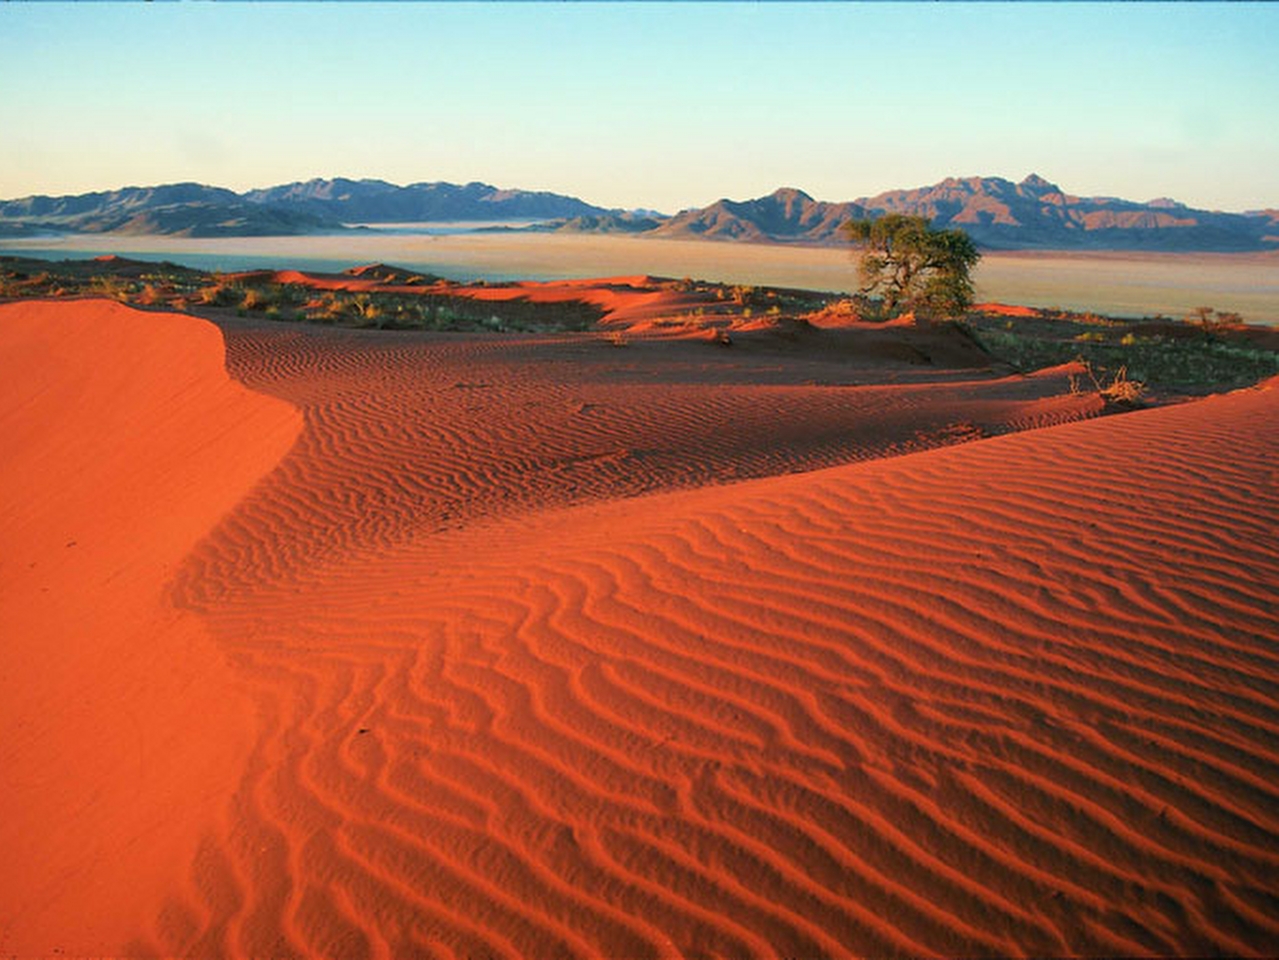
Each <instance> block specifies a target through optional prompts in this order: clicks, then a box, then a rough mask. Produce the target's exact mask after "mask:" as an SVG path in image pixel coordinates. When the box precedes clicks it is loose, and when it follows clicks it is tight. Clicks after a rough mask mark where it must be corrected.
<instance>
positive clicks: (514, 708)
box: [0, 244, 1279, 960]
mask: <svg viewBox="0 0 1279 960" xmlns="http://www.w3.org/2000/svg"><path fill="white" fill-rule="evenodd" d="M701 246H702V247H705V246H706V245H705V244H703V245H701ZM840 262H841V265H842V266H843V268H844V269H845V270H847V269H848V268H847V260H846V257H845V258H841V261H840ZM104 263H107V262H104ZM116 265H117V266H118V265H119V264H116ZM125 266H128V265H127V264H126V265H125ZM104 269H105V267H104ZM372 276H373V272H372V271H369V270H365V271H363V272H362V273H361V272H360V271H353V273H352V275H350V276H347V277H345V278H330V279H329V280H317V279H315V278H308V277H306V276H304V275H303V274H297V273H290V274H288V275H287V276H284V275H277V276H276V279H277V280H279V281H280V282H284V281H285V280H287V282H288V283H289V284H291V285H293V286H295V287H299V288H300V287H304V286H308V285H309V287H308V288H309V289H311V290H312V291H313V292H314V293H315V294H316V296H317V297H321V298H322V296H323V295H324V294H325V292H326V291H327V293H329V294H332V293H333V291H335V290H338V289H340V288H342V287H343V285H345V289H347V290H349V291H359V290H364V291H367V290H371V289H372V288H373V286H374V285H375V281H374V280H373V279H367V278H371V277H372ZM245 282H246V283H247V282H248V279H245ZM326 284H327V286H326ZM361 284H363V285H364V286H361ZM397 289H398V288H397ZM714 294H715V291H712V290H711V289H710V288H707V289H705V290H701V291H700V295H703V296H705V297H707V298H711V297H712V296H713V295H714ZM456 295H457V296H459V297H461V296H465V297H469V298H471V299H472V300H474V301H475V302H477V303H484V304H491V305H493V307H492V308H493V309H494V310H498V309H503V307H502V306H501V305H502V304H506V307H505V309H513V307H512V306H511V303H512V302H517V301H518V302H523V301H528V302H530V303H536V304H538V306H537V307H536V309H538V310H544V309H545V310H552V311H554V310H558V309H566V310H567V309H568V305H570V304H572V303H574V302H575V298H577V299H582V300H585V301H588V303H589V305H590V306H591V308H592V309H594V310H597V311H598V312H599V313H600V315H601V318H600V319H599V321H598V322H597V323H595V324H594V325H591V326H590V327H589V329H586V330H584V331H578V332H574V331H571V330H566V331H559V332H541V333H523V334H511V333H492V332H489V333H485V332H464V333H438V332H426V331H420V330H373V329H350V328H343V327H341V326H332V325H328V326H326V325H321V324H318V323H296V322H272V321H268V320H265V319H259V318H258V315H256V314H253V313H252V312H249V311H245V310H243V309H241V311H240V312H241V313H243V314H244V315H243V316H236V311H235V309H233V308H231V307H220V308H219V307H211V308H210V309H209V310H207V311H206V317H201V316H196V315H192V314H190V313H181V312H172V311H171V310H166V309H155V308H153V309H150V310H140V309H135V308H133V307H130V306H127V305H125V304H122V303H118V302H113V301H110V300H105V299H93V298H85V299H39V300H26V301H16V302H11V303H5V304H0V365H2V371H0V372H2V374H3V376H2V377H0V437H2V438H3V445H4V452H5V456H4V457H3V459H2V460H0V495H2V496H3V504H4V506H3V507H2V508H0V622H3V623H4V625H5V626H4V632H5V644H4V650H3V652H2V653H0V658H2V659H0V723H3V727H4V729H5V730H6V732H7V736H6V738H5V741H4V743H3V745H2V746H0V767H2V768H3V769H4V771H5V781H6V789H5V799H4V801H3V816H0V849H3V850H4V851H5V854H6V868H5V870H4V871H0V953H3V954H6V955H53V954H58V955H73V956H83V955H124V956H134V957H142V956H184V957H222V956H241V957H267V956H270V957H284V956H326V957H336V958H362V957H384V958H391V957H394V958H400V957H410V956H421V957H481V956H484V957H490V956H491V957H510V958H520V957H535V958H560V957H573V956H581V957H608V958H628V960H629V958H643V957H655V958H656V957H677V956H694V957H711V956H735V957H736V956H759V957H773V956H781V957H826V956H830V957H869V956H873V957H884V956H977V955H980V956H1005V955H1007V956H1039V957H1044V956H1079V955H1088V956H1101V955H1104V956H1172V955H1180V956H1205V955H1217V954H1228V955H1252V956H1273V955H1275V954H1276V953H1279V920H1276V917H1279V786H1276V785H1277V784H1279V748H1277V746H1276V744H1277V742H1279V741H1277V739H1276V738H1277V737H1279V602H1277V600H1279V595H1277V586H1276V585H1279V551H1277V550H1276V547H1275V544H1276V542H1279V482H1277V481H1279V475H1277V474H1276V467H1275V464H1276V459H1277V455H1279V378H1276V377H1270V378H1269V379H1263V380H1262V381H1261V382H1259V383H1257V384H1256V385H1254V386H1249V387H1247V388H1244V389H1238V390H1234V391H1231V392H1223V393H1219V394H1215V395H1211V396H1208V397H1201V398H1197V399H1196V398H1191V397H1190V396H1188V395H1185V396H1182V395H1171V394H1169V395H1166V396H1160V397H1155V398H1154V400H1155V405H1153V406H1151V407H1148V408H1146V409H1137V410H1128V411H1127V412H1121V413H1116V412H1114V411H1115V409H1116V407H1115V405H1114V404H1113V403H1111V402H1110V401H1108V400H1107V399H1106V398H1105V397H1103V396H1102V395H1101V393H1100V392H1099V391H1095V390H1092V389H1090V388H1087V387H1085V388H1081V387H1080V384H1081V382H1083V383H1086V382H1087V379H1086V375H1087V372H1088V371H1087V370H1086V369H1085V368H1084V366H1083V365H1082V364H1080V363H1065V364H1059V365H1050V366H1046V367H1044V368H1043V369H1038V370H1034V371H1026V372H1018V371H1016V370H1013V369H1012V368H1011V367H1009V366H1008V365H1006V364H1004V363H1000V362H997V361H995V360H994V359H993V358H992V357H991V355H990V354H988V353H987V352H985V351H984V350H983V349H982V347H981V345H980V343H979V342H978V341H976V340H974V339H973V337H972V335H970V334H967V333H965V332H964V331H963V330H961V329H960V328H958V327H955V326H953V325H938V326H935V327H934V326H930V325H928V324H923V323H921V324H914V323H911V322H910V321H908V320H899V321H895V322H889V323H868V322H865V321H862V320H859V319H857V317H856V316H855V315H853V314H850V313H849V312H847V311H846V310H844V309H843V308H842V307H841V306H840V305H839V304H827V305H826V306H824V307H822V309H820V310H817V311H815V312H813V313H812V314H811V315H808V316H806V318H804V319H803V321H802V322H791V321H789V320H788V321H786V322H783V321H782V320H780V319H777V318H770V316H769V315H768V314H767V313H766V312H765V311H764V310H762V309H760V310H757V311H756V313H755V314H754V315H753V316H752V315H750V313H749V312H748V311H746V310H745V309H741V310H739V311H738V313H737V314H736V315H735V316H734V317H732V318H731V319H727V320H724V323H726V324H727V326H725V325H724V324H723V323H722V324H721V325H719V326H716V325H715V324H713V323H710V322H709V321H708V320H707V319H706V317H707V315H706V314H705V313H703V314H701V315H697V314H693V315H692V316H700V319H698V320H697V322H692V321H691V320H690V313H689V311H690V310H691V309H693V307H694V306H695V304H696V302H697V301H696V300H695V299H694V298H695V296H696V295H699V291H698V290H696V289H694V290H690V289H689V288H688V286H687V285H686V284H680V283H675V282H659V281H656V280H654V279H652V278H649V277H613V278H611V279H609V280H602V281H594V282H590V283H586V282H582V283H577V284H550V285H542V286H537V285H524V286H510V287H475V288H466V289H464V290H463V289H458V290H457V291H456ZM753 295H756V296H761V297H767V296H774V294H772V293H768V294H765V293H762V292H755V293H754V294H753ZM352 296H354V294H352ZM741 296H742V298H743V302H745V296H746V294H745V293H742V294H741ZM794 296H795V297H798V296H799V295H798V293H794ZM316 302H317V303H318V302H321V301H320V300H317V301H316ZM334 302H336V301H334ZM760 302H761V303H767V302H770V301H768V300H767V299H765V300H763V301H760ZM771 302H776V303H784V302H787V301H785V299H784V298H779V299H775V300H774V301H771ZM795 302H800V301H799V300H796V301H795ZM361 303H363V301H361ZM1218 305H1219V306H1223V307H1224V305H1225V304H1224V302H1223V303H1222V304H1218ZM529 309H533V308H531V307H530V308H529ZM990 311H992V312H991V313H990V314H989V317H988V319H989V321H990V322H991V323H992V324H994V325H995V328H996V329H997V330H998V331H1004V332H1005V333H1006V332H1008V331H1012V330H1015V329H1016V328H1017V326H1018V325H1019V324H1023V323H1025V324H1030V323H1032V321H1033V322H1034V323H1056V322H1058V321H1057V320H1050V319H1048V318H1044V317H1039V316H1038V315H1036V314H1035V312H1034V311H1029V310H1024V309H1020V308H1008V307H998V306H991V307H990ZM672 316H674V317H678V318H682V319H680V320H679V321H678V322H676V321H674V320H671V319H670V317H672ZM712 317H714V315H712ZM1061 322H1064V321H1061ZM1071 329H1072V330H1073V328H1071ZM1088 329H1090V330H1091V329H1092V328H1088ZM1098 329H1100V328H1098ZM1106 329H1110V328H1106ZM1134 329H1135V328H1134ZM1191 332H1192V333H1194V335H1195V337H1200V336H1201V335H1200V334H1199V333H1197V332H1194V331H1191ZM1271 334H1273V331H1262V330H1258V331H1253V332H1252V333H1250V334H1248V335H1249V336H1255V337H1268V336H1270V335H1271ZM1241 335H1242V334H1241ZM1203 336H1207V334H1204V335H1203ZM1257 342H1258V343H1260V342H1261V341H1260V340H1258V341H1257Z"/></svg>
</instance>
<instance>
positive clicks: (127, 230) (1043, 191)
mask: <svg viewBox="0 0 1279 960" xmlns="http://www.w3.org/2000/svg"><path fill="white" fill-rule="evenodd" d="M887 213H902V214H910V215H915V216H922V217H926V218H927V219H928V220H929V221H930V222H931V223H932V224H933V225H934V226H935V227H939V228H960V229H963V230H965V231H967V232H968V233H969V234H970V235H971V236H972V238H973V239H974V240H975V241H976V242H977V243H978V244H979V245H980V246H982V247H985V248H987V249H996V250H997V249H1049V250H1066V249H1094V250H1099V249H1110V250H1155V251H1176V250H1200V251H1248V250H1271V249H1279V210H1259V211H1251V212H1248V213H1223V212H1221V211H1209V210H1199V209H1194V208H1192V207H1188V206H1186V205H1185V204H1182V203H1178V202H1176V201H1175V200H1169V199H1166V198H1160V199H1156V200H1150V201H1146V202H1136V201H1131V200H1122V199H1118V198H1115V197H1079V196H1074V195H1071V194H1068V193H1066V192H1065V191H1064V190H1062V189H1061V188H1060V187H1059V186H1057V185H1056V184H1054V183H1051V182H1049V181H1048V180H1045V179H1044V178H1042V177H1040V176H1037V175H1035V174H1031V175H1030V176H1028V177H1026V178H1025V179H1023V180H1022V181H1021V182H1019V183H1014V182H1012V181H1010V180H1005V179H1003V178H1001V177H966V178H949V179H946V180H943V181H942V182H941V183H937V184H933V185H931V186H927V187H919V188H916V189H911V190H890V191H887V192H884V193H881V194H878V195H876V196H873V197H862V198H860V199H857V200H851V201H845V202H840V203H832V202H827V201H821V200H815V199H813V198H812V197H811V196H809V195H808V194H807V193H805V192H803V191H802V190H798V189H795V188H793V187H788V188H782V189H780V190H777V191H775V192H773V193H771V194H769V195H768V196H766V197H759V198H757V199H754V200H743V201H735V200H727V199H724V200H718V201H716V202H715V203H712V204H710V205H709V206H706V207H701V208H696V209H691V210H684V211H682V212H680V213H678V214H676V215H674V216H671V217H665V216H662V215H661V214H657V213H654V212H653V211H650V210H641V211H625V210H616V209H613V210H609V209H605V208H603V207H598V206H595V205H593V204H589V203H586V202H585V201H583V200H579V199H577V198H576V197H570V196H564V195H562V194H556V193H548V192H533V191H527V190H509V189H499V188H497V187H493V186H490V185H488V184H484V183H468V184H465V185H461V186H459V185H457V184H451V183H438V182H437V183H415V184H410V185H408V186H398V185H396V184H393V183H388V182H386V181H384V180H349V179H345V178H337V179H331V180H330V179H316V180H309V181H306V182H298V183H290V184H283V185H280V186H275V187H267V188H264V189H258V190H249V191H247V192H245V193H235V192H233V191H231V190H227V189H224V188H221V187H209V186H203V185H201V184H196V183H182V184H171V185H166V186H158V187H126V188H123V189H121V190H114V191H109V192H100V193H87V194H80V195H77V196H65V197H44V196H36V197H26V198H23V199H20V200H10V201H0V236H10V237H14V236H17V237H22V236H31V235H36V234H39V233H49V232H54V233H59V232H79V233H115V234H169V235H179V236H191V237H210V236H264V235H290V234H306V233H316V232H329V231H342V230H348V229H351V228H352V225H355V224H395V223H400V224H402V223H417V222H432V221H435V222H438V221H460V222H473V223H477V224H479V223H488V224H493V223H498V224H501V223H503V222H507V223H508V224H509V222H510V221H531V223H529V224H528V225H527V226H519V227H512V226H509V225H507V226H498V227H490V229H508V230H509V229H523V230H535V231H542V232H546V231H559V232H574V233H628V234H633V235H636V236H643V237H674V238H686V239H706V240H725V241H747V242H756V243H788V244H807V245H820V246H828V245H838V244H842V243H844V242H845V240H844V238H843V236H842V234H841V232H840V226H841V224H843V223H844V222H846V221H847V220H850V219H854V218H865V217H877V216H882V215H884V214H887Z"/></svg>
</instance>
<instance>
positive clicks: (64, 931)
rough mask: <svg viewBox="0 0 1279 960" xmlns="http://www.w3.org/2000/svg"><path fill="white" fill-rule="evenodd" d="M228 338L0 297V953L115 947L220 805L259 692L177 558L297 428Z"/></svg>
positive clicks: (116, 309)
mask: <svg viewBox="0 0 1279 960" xmlns="http://www.w3.org/2000/svg"><path fill="white" fill-rule="evenodd" d="M223 353H224V351H223V342H222V337H221V335H220V334H219V332H218V331H217V329H216V328H215V327H213V326H212V325H211V324H208V323H205V322H203V321H199V320H193V319H191V318H189V317H179V316H172V315H159V314H142V313H138V312H135V311H133V310H130V309H128V308H125V307H122V306H120V305H118V304H113V303H107V302H101V301H98V302H77V303H58V304H54V303H33V302H29V303H19V304H12V305H7V306H0V448H2V450H3V453H2V455H0V634H3V641H2V649H0V728H3V730H4V731H5V736H4V740H3V745H0V770H3V782H4V787H3V799H2V800H0V851H3V854H4V861H5V864H4V868H3V869H0V952H3V953H6V954H7V953H18V954H33V953H39V954H52V953H53V952H54V951H55V950H60V951H61V952H64V953H71V954H81V955H83V954H85V953H105V952H114V951H116V950H117V949H118V945H119V943H120V942H122V940H123V939H124V938H125V937H126V936H128V935H129V932H130V931H132V930H134V929H136V926H137V924H138V923H139V921H140V919H141V916H143V915H145V911H146V910H147V909H149V906H150V902H151V901H154V900H155V899H156V898H158V897H159V896H161V894H162V893H163V891H165V890H166V889H168V888H169V886H170V885H171V883H172V875H173V870H174V867H175V866H176V865H178V864H181V863H184V862H185V861H186V860H188V859H189V858H190V857H191V855H192V854H193V852H194V850H195V849H196V847H195V840H196V839H198V836H199V834H200V832H201V831H203V830H207V828H208V821H209V820H210V818H211V817H214V816H216V815H219V814H221V812H222V810H223V809H224V807H225V804H226V800H227V797H228V796H229V794H230V791H231V790H232V789H233V788H234V786H235V784H236V780H237V779H238V777H239V770H240V767H241V766H242V762H243V756H244V755H245V753H246V751H247V749H248V746H249V744H250V743H251V740H252V735H253V730H254V725H253V704H252V701H251V700H249V699H248V698H246V697H244V696H243V695H242V693H241V692H240V687H241V684H240V681H239V680H238V678H236V677H235V676H234V675H233V674H232V673H230V672H229V671H228V669H227V667H226V663H225V658H224V656H223V654H222V653H221V652H220V651H219V650H218V649H217V648H216V647H215V646H214V645H213V644H212V643H211V642H210V641H209V639H208V636H207V634H206V632H205V630H204V628H203V625H202V623H201V621H200V620H199V618H198V617H195V616H193V615H191V614H190V613H184V612H181V611H179V610H177V609H175V608H174V607H173V606H172V605H171V604H169V603H168V602H166V601H165V599H164V593H165V590H166V589H167V587H166V584H167V583H168V581H169V579H170V578H171V576H172V574H173V572H174V570H175V569H176V568H177V567H178V566H179V565H180V564H181V563H182V560H183V557H184V556H185V555H186V554H187V553H188V551H190V550H191V549H192V548H193V547H194V546H195V544H196V543H197V541H199V539H200V538H201V537H202V536H204V535H205V534H206V533H207V532H208V531H209V530H210V529H211V528H212V527H213V526H214V525H215V524H216V523H217V522H218V521H219V520H220V519H221V517H222V516H223V515H224V514H225V513H226V512H227V511H228V510H230V509H231V508H232V507H233V506H234V505H235V503H236V502H237V500H239V499H240V497H241V496H242V495H243V494H244V493H245V492H246V491H247V490H248V489H249V488H250V487H251V486H252V485H253V484H254V483H255V482H257V481H258V480H259V479H260V478H261V477H262V476H264V475H265V474H266V473H267V472H269V471H270V470H271V468H272V467H273V466H274V465H275V463H276V462H277V461H278V459H279V458H280V456H281V455H282V454H283V453H284V452H285V450H287V449H288V447H289V445H290V444H291V443H292V442H293V439H294V437H295V436H296V435H297V432H298V430H299V428H300V425H301V421H300V417H299V416H298V414H297V413H296V411H294V410H293V409H292V408H291V407H289V406H288V405H287V404H285V403H282V402H280V401H279V400H275V399H272V398H268V397H263V396H261V395H257V394H253V393H250V392H249V391H248V390H246V389H245V388H244V387H243V386H241V385H239V384H237V383H235V382H233V381H231V380H230V379H229V377H228V376H227V373H226V370H225V368H224V365H223Z"/></svg>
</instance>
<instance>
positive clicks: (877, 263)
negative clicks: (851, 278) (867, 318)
mask: <svg viewBox="0 0 1279 960" xmlns="http://www.w3.org/2000/svg"><path fill="white" fill-rule="evenodd" d="M844 231H845V232H846V233H847V234H848V236H849V239H850V240H852V242H853V243H854V244H856V245H857V246H858V247H859V248H860V254H859V265H858V272H859V274H860V276H861V281H862V289H861V292H862V293H863V294H867V295H869V294H873V293H878V294H879V295H880V296H881V297H882V298H883V301H884V309H885V310H886V311H887V312H888V313H889V314H890V315H892V314H893V313H895V312H897V311H898V308H899V307H900V308H902V309H907V310H917V311H920V312H921V313H924V314H926V315H929V316H937V317H957V316H960V315H962V314H963V312H964V311H965V310H966V309H967V308H968V307H969V306H970V305H971V304H972V302H973V283H972V279H971V277H970V273H971V272H972V268H973V267H974V266H975V265H976V263H977V261H978V260H980V259H981V254H980V253H978V252H977V247H976V245H975V244H974V243H973V241H972V238H970V237H969V236H968V234H966V233H964V231H962V230H934V229H932V227H930V226H929V225H928V221H927V220H925V219H924V218H923V217H908V216H904V215H903V214H898V213H890V214H887V215H886V216H883V217H880V218H879V219H877V220H852V221H850V222H849V223H847V224H845V225H844Z"/></svg>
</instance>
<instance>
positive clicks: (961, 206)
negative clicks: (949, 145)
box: [653, 174, 1279, 251]
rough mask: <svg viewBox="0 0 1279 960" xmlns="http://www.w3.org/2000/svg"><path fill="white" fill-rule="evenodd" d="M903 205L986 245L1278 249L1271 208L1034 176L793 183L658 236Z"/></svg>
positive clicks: (815, 228)
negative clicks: (1130, 193)
mask: <svg viewBox="0 0 1279 960" xmlns="http://www.w3.org/2000/svg"><path fill="white" fill-rule="evenodd" d="M886 213H901V214H908V215H912V216H921V217H926V218H927V219H928V220H929V221H930V222H931V223H932V224H933V225H934V226H935V227H939V228H953V227H958V228H962V229H963V230H965V231H967V232H968V233H969V235H971V236H972V238H973V239H974V240H975V241H977V243H978V244H980V245H981V246H983V247H986V248H988V249H1036V248H1038V249H1059V250H1060V249H1081V248H1083V249H1106V250H1168V251H1172V250H1204V251H1243V250H1268V249H1277V248H1279V217H1277V216H1276V214H1275V211H1273V210H1268V211H1257V212H1252V213H1222V212H1219V211H1208V210H1196V209H1193V208H1191V207H1188V206H1186V205H1185V204H1181V203H1178V202H1177V201H1175V200H1169V199H1166V198H1159V199H1156V200H1150V201H1147V202H1145V203H1138V202H1134V201H1131V200H1120V199H1117V198H1114V197H1077V196H1073V195H1071V194H1068V193H1066V192H1065V191H1064V190H1062V189H1061V187H1059V186H1057V185H1056V184H1054V183H1050V182H1049V181H1047V180H1045V179H1043V178H1042V177H1039V176H1037V175H1035V174H1031V175H1030V176H1028V177H1026V179H1024V180H1022V181H1021V182H1020V183H1013V182H1011V181H1009V180H1004V179H1003V178H1001V177H967V178H963V179H959V178H950V179H947V180H943V181H942V182H941V183H937V184H933V185H932V186H927V187H919V188H917V189H913V190H890V191H887V192H885V193H881V194H877V195H876V196H873V197H862V198H860V199H858V200H854V201H851V202H846V203H826V202H822V201H818V200H814V199H813V198H812V197H810V196H808V194H806V193H804V192H802V191H800V190H795V189H791V188H786V189H782V190H778V191H776V192H774V193H772V194H770V195H769V196H767V197H761V198H759V199H757V200H746V201H732V200H720V201H718V202H716V203H713V204H711V205H710V206H708V207H704V208H701V209H698V210H686V211H684V212H682V213H680V214H677V215H676V216H674V217H672V218H671V219H670V220H668V221H666V222H665V223H664V224H662V225H661V226H660V227H658V228H657V229H655V230H654V231H653V235H654V236H675V237H706V238H711V239H724V240H754V241H757V242H767V243H808V244H821V245H827V244H837V243H842V242H844V240H843V237H842V236H841V234H840V232H839V225H840V224H841V223H843V222H844V221H845V220H848V219H853V218H863V217H876V216H882V215H883V214H886Z"/></svg>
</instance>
